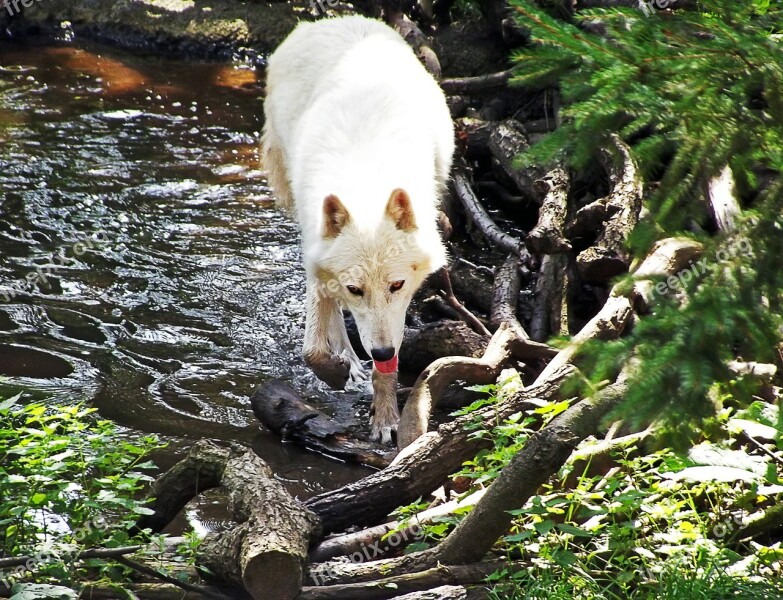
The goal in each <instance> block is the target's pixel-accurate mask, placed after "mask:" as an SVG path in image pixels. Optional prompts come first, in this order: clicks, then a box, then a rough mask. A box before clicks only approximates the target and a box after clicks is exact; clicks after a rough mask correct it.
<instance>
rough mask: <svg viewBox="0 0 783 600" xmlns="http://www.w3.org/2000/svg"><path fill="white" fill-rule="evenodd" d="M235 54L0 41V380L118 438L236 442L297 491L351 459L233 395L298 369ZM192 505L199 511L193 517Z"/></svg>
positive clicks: (274, 231) (288, 257)
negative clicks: (306, 441) (118, 433)
mask: <svg viewBox="0 0 783 600" xmlns="http://www.w3.org/2000/svg"><path fill="white" fill-rule="evenodd" d="M260 97H261V90H260V85H259V84H258V83H257V80H256V73H255V72H254V71H252V70H250V69H248V68H245V67H241V66H226V65H214V64H192V63H191V64H183V63H175V62H170V61H164V60H161V59H157V58H154V57H153V58H143V59H139V58H135V57H133V58H131V57H127V56H123V55H118V54H116V53H110V54H109V53H107V52H106V50H105V49H100V48H97V49H96V48H92V49H80V48H75V47H72V46H66V47H26V48H25V47H19V46H0V375H6V376H8V379H7V380H6V381H5V383H3V384H0V393H2V394H4V395H6V396H7V395H8V394H10V393H12V392H14V391H16V390H18V389H24V390H26V393H27V395H28V396H30V397H32V396H37V397H39V398H42V399H45V400H46V401H48V402H73V401H77V400H85V401H87V402H89V403H90V404H91V405H93V406H95V407H97V408H98V409H99V412H100V414H101V415H102V416H104V417H106V418H110V419H112V420H113V421H115V422H116V423H118V424H119V425H120V426H121V428H122V430H123V431H124V432H125V434H126V435H129V436H130V437H133V436H134V435H136V434H137V433H138V432H154V433H158V434H160V435H161V437H162V438H163V439H165V440H167V441H170V442H171V446H170V450H169V452H168V455H167V456H164V457H163V461H164V462H166V461H168V462H170V461H171V460H173V459H174V458H175V457H176V456H177V455H179V454H180V453H181V452H183V451H184V450H185V449H186V448H187V446H188V445H189V444H190V443H191V442H192V441H193V440H195V439H197V438H201V437H207V438H214V439H219V440H236V441H242V442H247V443H252V444H253V445H254V447H256V448H257V450H258V452H259V454H260V455H261V456H262V457H263V458H265V459H266V460H267V461H268V462H269V463H270V464H271V465H272V466H273V468H274V469H275V471H276V473H277V474H278V476H279V477H280V478H281V479H282V480H283V481H285V482H286V483H287V485H288V486H289V489H291V490H292V491H293V492H294V493H295V494H298V495H300V496H307V495H310V494H313V493H315V492H318V491H321V490H323V489H327V488H332V487H336V486H338V485H340V484H341V483H345V482H347V481H350V480H353V479H356V478H357V477H359V476H360V475H361V474H362V473H363V472H364V471H363V470H362V469H360V468H358V467H353V466H349V465H344V464H342V463H339V462H336V461H332V460H329V459H326V458H323V457H320V456H317V455H314V454H310V453H307V452H305V451H302V450H300V449H298V448H296V447H293V446H292V445H290V444H281V443H280V440H279V439H277V437H276V436H273V435H272V434H269V433H265V432H263V431H261V430H260V428H259V425H258V423H257V421H256V420H255V418H254V417H253V415H252V412H251V410H250V405H249V402H248V396H249V394H250V393H251V392H252V390H253V389H254V387H255V386H256V385H258V384H259V383H260V382H261V381H263V380H265V379H267V378H272V377H275V378H277V377H281V378H284V379H288V380H291V381H292V382H293V384H294V385H295V387H297V389H299V390H300V391H303V392H305V393H306V394H309V395H316V396H318V397H319V398H320V400H321V402H322V403H323V404H322V405H323V406H324V407H325V408H326V409H327V410H330V411H332V412H336V413H337V414H338V416H339V417H340V418H342V419H343V420H350V419H352V418H354V412H355V410H356V403H355V400H356V398H355V394H353V395H351V394H342V395H339V394H338V395H334V394H326V393H324V391H323V390H322V389H321V388H320V387H319V386H318V384H317V383H316V381H315V380H314V378H313V376H312V375H311V374H310V373H309V372H308V371H307V369H306V368H305V367H304V366H303V364H302V361H301V359H300V346H301V339H302V333H303V324H304V303H303V290H304V281H303V272H302V269H301V266H300V256H299V248H298V233H297V230H296V227H295V226H294V224H292V223H291V222H290V221H288V220H287V219H285V218H284V217H283V216H281V215H280V214H279V213H278V212H276V210H275V208H274V205H273V202H272V200H271V198H270V194H269V189H268V188H267V187H266V182H265V180H264V178H263V174H262V173H261V172H260V171H259V164H258V137H259V131H260V128H261V112H262V111H261V100H260ZM205 520H207V519H206V518H205Z"/></svg>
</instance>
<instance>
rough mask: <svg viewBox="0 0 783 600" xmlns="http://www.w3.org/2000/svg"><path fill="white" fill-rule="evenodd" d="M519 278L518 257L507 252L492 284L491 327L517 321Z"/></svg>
mask: <svg viewBox="0 0 783 600" xmlns="http://www.w3.org/2000/svg"><path fill="white" fill-rule="evenodd" d="M519 279H520V277H519V257H518V256H517V255H516V254H509V255H508V256H507V257H506V260H505V261H503V264H502V265H501V266H500V268H499V269H498V272H497V274H496V275H495V283H494V285H493V286H492V309H491V310H490V315H489V322H490V324H491V325H492V327H494V328H498V327H500V325H501V324H502V323H515V322H516V321H517V299H518V298H519V286H520V281H519Z"/></svg>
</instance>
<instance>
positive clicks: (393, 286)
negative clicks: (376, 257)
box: [389, 281, 405, 293]
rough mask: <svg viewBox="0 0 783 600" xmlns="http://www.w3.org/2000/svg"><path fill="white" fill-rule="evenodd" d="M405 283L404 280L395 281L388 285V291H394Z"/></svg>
mask: <svg viewBox="0 0 783 600" xmlns="http://www.w3.org/2000/svg"><path fill="white" fill-rule="evenodd" d="M403 285H405V282H404V281H395V282H393V283H392V284H391V285H390V286H389V291H390V292H392V293H394V292H396V291H399V290H401V289H402V286H403Z"/></svg>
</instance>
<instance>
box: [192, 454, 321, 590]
mask: <svg viewBox="0 0 783 600" xmlns="http://www.w3.org/2000/svg"><path fill="white" fill-rule="evenodd" d="M221 484H222V485H223V486H224V487H225V488H226V489H227V490H228V492H229V505H230V508H231V512H232V514H233V516H234V519H236V520H237V521H238V522H239V523H240V525H238V526H237V527H235V528H233V529H231V530H229V531H225V532H221V533H212V534H210V535H208V536H207V538H206V539H205V540H204V541H203V542H202V544H201V547H200V548H199V556H198V564H199V565H200V566H202V567H206V568H207V569H209V571H210V572H211V573H213V574H215V575H216V576H218V577H219V578H220V579H222V580H223V581H227V582H229V583H233V584H235V585H239V586H242V587H243V588H244V589H245V590H247V591H248V593H249V594H250V595H251V596H252V597H253V598H254V599H255V600H274V599H288V598H294V597H296V596H297V594H298V593H299V590H300V589H301V587H302V581H303V575H304V566H305V561H306V559H307V549H308V546H309V545H310V541H311V539H312V538H315V537H317V536H318V535H320V523H319V521H318V517H316V516H315V515H314V514H313V513H312V512H311V511H309V510H308V509H307V508H305V507H304V506H303V505H302V504H301V503H300V502H299V501H297V500H295V499H294V498H292V497H291V496H290V495H289V494H288V492H287V491H286V490H285V488H284V487H283V486H282V484H281V483H280V482H279V481H277V480H276V479H275V477H274V474H273V473H272V470H271V469H270V468H269V467H268V466H267V465H266V463H264V461H263V460H261V459H260V458H259V457H258V456H257V455H256V454H255V453H253V452H252V451H249V452H246V453H245V454H243V455H241V456H239V457H236V458H231V459H229V460H228V462H227V463H226V468H225V470H224V472H223V477H222V479H221Z"/></svg>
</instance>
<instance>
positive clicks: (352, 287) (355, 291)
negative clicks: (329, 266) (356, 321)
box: [345, 285, 364, 296]
mask: <svg viewBox="0 0 783 600" xmlns="http://www.w3.org/2000/svg"><path fill="white" fill-rule="evenodd" d="M345 287H347V288H348V291H349V292H351V293H352V294H353V295H354V296H364V291H362V290H360V289H359V288H358V287H356V286H355V285H346V286H345Z"/></svg>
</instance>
